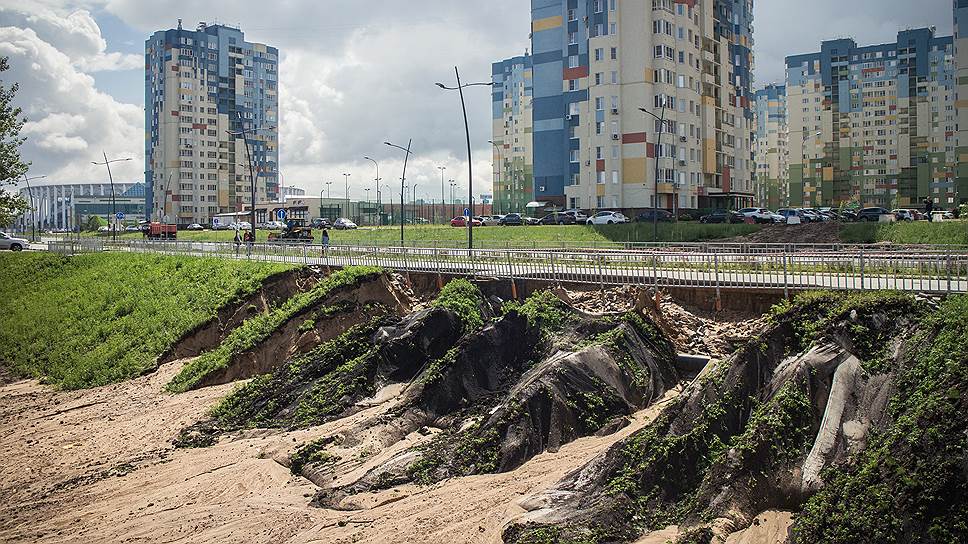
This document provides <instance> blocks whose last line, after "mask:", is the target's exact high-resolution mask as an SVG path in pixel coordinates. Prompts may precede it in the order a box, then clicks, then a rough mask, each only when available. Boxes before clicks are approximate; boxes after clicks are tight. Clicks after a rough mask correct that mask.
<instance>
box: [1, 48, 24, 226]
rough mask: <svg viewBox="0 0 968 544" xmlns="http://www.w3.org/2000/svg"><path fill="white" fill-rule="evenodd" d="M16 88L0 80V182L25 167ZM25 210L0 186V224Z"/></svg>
mask: <svg viewBox="0 0 968 544" xmlns="http://www.w3.org/2000/svg"><path fill="white" fill-rule="evenodd" d="M9 69H10V66H9V65H8V64H7V57H0V73H3V72H6V71H7V70H9ZM19 88H20V86H19V85H17V84H16V83H14V84H12V85H10V87H9V88H7V87H5V86H4V85H3V81H2V80H0V185H2V184H14V183H17V182H18V181H19V180H20V178H22V177H23V176H24V174H26V173H27V167H28V166H29V165H28V164H27V163H25V162H23V161H22V160H21V159H20V146H21V144H23V143H24V140H25V138H22V137H21V136H20V129H22V128H23V126H24V122H26V119H25V118H23V117H22V113H23V111H22V110H21V109H20V108H18V107H15V106H14V105H13V99H14V96H15V95H16V94H17V90H18V89H19ZM29 209H30V207H29V206H28V205H27V201H26V200H24V198H23V197H22V196H19V195H17V194H15V193H12V192H9V191H7V190H5V189H0V227H6V226H9V225H10V224H11V223H13V221H14V219H15V218H16V217H17V216H18V215H21V214H23V213H24V212H26V211H28V210H29Z"/></svg>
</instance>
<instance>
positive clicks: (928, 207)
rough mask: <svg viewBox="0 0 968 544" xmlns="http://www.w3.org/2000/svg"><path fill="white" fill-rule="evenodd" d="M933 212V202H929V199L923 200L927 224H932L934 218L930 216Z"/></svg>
mask: <svg viewBox="0 0 968 544" xmlns="http://www.w3.org/2000/svg"><path fill="white" fill-rule="evenodd" d="M933 211H934V201H933V200H931V199H930V198H927V199H925V200H924V213H925V214H927V216H928V221H929V222H934V217H933V216H932V212H933Z"/></svg>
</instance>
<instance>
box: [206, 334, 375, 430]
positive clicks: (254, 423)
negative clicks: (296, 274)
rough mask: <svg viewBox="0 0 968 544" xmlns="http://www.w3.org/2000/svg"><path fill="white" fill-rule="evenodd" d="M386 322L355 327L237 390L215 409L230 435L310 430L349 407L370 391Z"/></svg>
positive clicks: (216, 417) (221, 423) (220, 423)
mask: <svg viewBox="0 0 968 544" xmlns="http://www.w3.org/2000/svg"><path fill="white" fill-rule="evenodd" d="M385 321H386V318H385V317H377V318H374V319H372V320H371V321H370V322H369V323H364V324H361V325H357V326H355V327H351V328H350V329H349V330H347V331H346V332H345V333H343V334H341V335H339V336H337V337H336V338H334V339H333V340H331V341H329V342H326V343H324V344H323V345H321V346H319V347H318V348H316V349H314V350H313V351H311V352H309V353H307V354H305V355H303V356H301V357H298V358H296V359H293V360H292V361H290V362H289V363H288V364H287V365H286V366H284V367H281V368H279V369H277V370H276V371H275V372H272V373H270V374H264V375H262V376H258V377H256V378H254V379H253V380H251V381H249V382H248V383H246V384H245V385H243V386H241V387H239V388H238V389H236V390H235V391H233V392H232V393H231V394H229V395H228V396H227V397H225V398H224V399H223V400H222V402H220V403H219V404H218V405H217V406H216V407H215V408H214V409H213V410H212V417H214V418H215V420H216V421H217V422H218V423H219V425H220V426H222V427H223V428H224V429H226V430H233V429H242V428H256V427H264V428H272V427H311V426H313V425H317V424H320V423H322V422H324V421H325V420H326V419H327V418H329V417H331V416H333V415H337V414H339V413H340V412H342V411H343V410H344V409H345V408H346V403H347V402H348V401H347V399H349V398H350V397H352V395H354V394H356V393H358V392H359V391H362V390H364V389H366V388H367V387H369V383H368V381H367V379H366V373H367V372H368V371H369V370H370V368H371V367H372V365H373V364H376V362H377V361H376V358H375V348H374V346H373V344H372V342H371V338H372V336H373V333H375V332H376V331H377V329H378V328H379V327H380V326H382V325H385V324H386V323H385Z"/></svg>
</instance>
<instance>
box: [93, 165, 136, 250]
mask: <svg viewBox="0 0 968 544" xmlns="http://www.w3.org/2000/svg"><path fill="white" fill-rule="evenodd" d="M101 154H102V155H104V162H92V163H91V164H93V165H95V166H106V167H107V169H108V182H110V183H111V220H112V221H114V222H115V223H114V227H113V228H112V229H111V239H112V240H115V241H117V239H118V224H117V220H118V210H117V201H116V200H115V198H114V176H112V175H111V163H112V162H125V161H130V160H131V157H128V158H125V159H113V160H110V161H109V160H108V154H107V153H105V152H103V151H102V152H101Z"/></svg>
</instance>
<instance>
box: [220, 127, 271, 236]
mask: <svg viewBox="0 0 968 544" xmlns="http://www.w3.org/2000/svg"><path fill="white" fill-rule="evenodd" d="M239 125H241V126H242V130H241V131H236V132H233V131H231V130H226V131H225V132H226V133H228V135H229V136H235V137H238V136H242V143H244V144H245V156H246V159H247V162H248V163H249V181H250V187H251V192H252V195H251V201H252V208H251V209H250V210H249V211H250V212H251V214H252V223H251V224H250V225H249V227H251V228H252V243H253V244H254V243H255V207H256V199H255V168H254V167H253V165H252V152H251V151H250V150H249V131H248V130H246V128H245V120H243V119H242V112H239ZM275 128H276V127H274V126H269V127H263V128H261V129H254V130H253V132H257V131H259V130H274V129H275Z"/></svg>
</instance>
